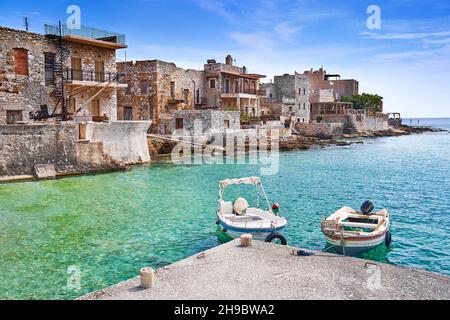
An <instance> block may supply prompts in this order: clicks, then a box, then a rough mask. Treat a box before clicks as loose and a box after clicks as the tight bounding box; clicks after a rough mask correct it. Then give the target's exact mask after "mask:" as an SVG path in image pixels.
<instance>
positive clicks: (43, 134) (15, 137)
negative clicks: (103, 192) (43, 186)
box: [0, 123, 119, 176]
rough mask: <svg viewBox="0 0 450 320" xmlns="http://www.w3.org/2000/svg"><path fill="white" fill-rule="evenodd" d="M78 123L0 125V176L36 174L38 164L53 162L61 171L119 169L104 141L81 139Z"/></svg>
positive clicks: (58, 171)
mask: <svg viewBox="0 0 450 320" xmlns="http://www.w3.org/2000/svg"><path fill="white" fill-rule="evenodd" d="M77 137H78V127H77V126H76V125H75V124H70V123H64V124H32V125H0V154H1V157H0V176H20V175H31V176H33V175H35V169H34V167H35V165H37V164H54V165H55V169H56V172H57V173H58V174H75V173H88V172H93V171H95V172H97V171H109V170H114V169H118V168H119V165H118V164H117V163H115V162H114V161H113V160H112V159H111V158H110V157H108V155H106V154H105V153H104V152H103V144H102V143H100V144H89V143H80V142H78V139H77Z"/></svg>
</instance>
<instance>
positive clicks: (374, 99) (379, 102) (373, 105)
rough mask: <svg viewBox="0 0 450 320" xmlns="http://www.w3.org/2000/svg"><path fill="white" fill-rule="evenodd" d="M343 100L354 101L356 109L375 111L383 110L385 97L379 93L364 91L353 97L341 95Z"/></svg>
mask: <svg viewBox="0 0 450 320" xmlns="http://www.w3.org/2000/svg"><path fill="white" fill-rule="evenodd" d="M341 101H342V102H352V103H353V108H355V109H367V110H371V111H375V112H381V111H383V97H381V96H379V95H377V94H368V93H363V94H361V95H356V96H352V97H345V96H343V97H341Z"/></svg>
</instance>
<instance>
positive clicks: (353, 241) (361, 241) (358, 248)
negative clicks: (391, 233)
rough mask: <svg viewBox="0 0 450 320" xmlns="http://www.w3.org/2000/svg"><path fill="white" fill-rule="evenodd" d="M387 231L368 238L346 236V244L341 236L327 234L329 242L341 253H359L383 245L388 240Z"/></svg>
mask: <svg viewBox="0 0 450 320" xmlns="http://www.w3.org/2000/svg"><path fill="white" fill-rule="evenodd" d="M386 233H387V231H386V232H383V233H381V234H379V235H377V236H373V237H366V238H359V237H354V238H346V239H345V241H344V245H343V244H342V241H341V239H340V237H339V236H335V237H331V236H327V235H325V239H326V241H327V243H328V244H329V245H330V246H332V247H333V248H335V249H336V250H337V251H338V252H339V253H345V254H350V255H351V254H358V253H362V252H365V251H369V250H372V249H374V248H376V247H378V246H380V245H383V244H384V243H385V241H386Z"/></svg>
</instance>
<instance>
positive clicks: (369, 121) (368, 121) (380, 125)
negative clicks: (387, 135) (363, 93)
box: [349, 114, 389, 132]
mask: <svg viewBox="0 0 450 320" xmlns="http://www.w3.org/2000/svg"><path fill="white" fill-rule="evenodd" d="M349 120H350V123H351V125H352V127H353V129H354V130H355V131H356V132H363V131H387V130H389V119H388V116H387V115H383V116H366V115H363V114H361V115H350V116H349Z"/></svg>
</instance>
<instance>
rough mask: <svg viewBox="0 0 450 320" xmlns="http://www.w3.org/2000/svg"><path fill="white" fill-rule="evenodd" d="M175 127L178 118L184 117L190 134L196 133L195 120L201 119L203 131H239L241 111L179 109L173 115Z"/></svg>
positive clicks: (185, 128) (184, 124) (184, 127)
mask: <svg viewBox="0 0 450 320" xmlns="http://www.w3.org/2000/svg"><path fill="white" fill-rule="evenodd" d="M172 119H173V120H172V121H173V128H176V127H175V124H176V121H177V119H183V129H184V131H185V132H187V133H189V134H190V135H193V134H194V124H195V121H200V122H201V125H202V128H201V129H202V133H208V132H211V131H220V132H224V131H237V130H240V113H239V112H237V111H216V110H202V111H199V110H197V111H178V112H175V113H174V114H173V117H172ZM225 121H228V123H229V128H225V127H224V125H225Z"/></svg>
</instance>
